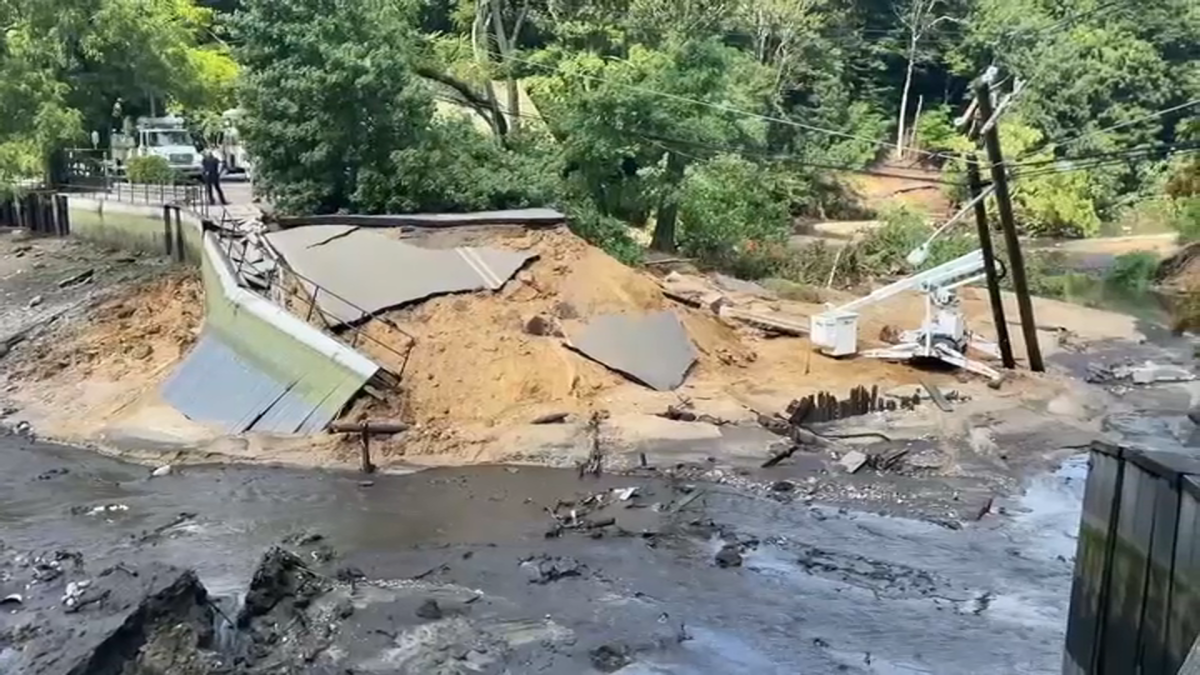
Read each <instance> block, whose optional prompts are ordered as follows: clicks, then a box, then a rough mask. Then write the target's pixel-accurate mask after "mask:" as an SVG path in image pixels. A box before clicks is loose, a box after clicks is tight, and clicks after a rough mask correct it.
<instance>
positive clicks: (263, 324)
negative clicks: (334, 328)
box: [200, 233, 379, 417]
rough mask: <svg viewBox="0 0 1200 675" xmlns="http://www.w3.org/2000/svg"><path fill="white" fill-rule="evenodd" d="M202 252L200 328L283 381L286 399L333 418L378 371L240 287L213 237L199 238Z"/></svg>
mask: <svg viewBox="0 0 1200 675" xmlns="http://www.w3.org/2000/svg"><path fill="white" fill-rule="evenodd" d="M203 252H204V255H203V256H202V258H201V260H202V263H201V266H200V269H201V272H202V276H203V280H204V298H205V330H208V331H210V332H211V333H212V334H214V335H216V336H218V337H219V338H220V339H221V341H222V342H224V343H225V344H226V345H227V346H229V347H230V348H231V349H232V350H233V351H234V352H236V353H237V354H238V355H239V356H240V357H242V358H243V359H245V360H246V361H247V362H248V363H251V364H253V365H254V366H255V367H256V368H258V369H260V370H261V371H262V372H264V373H266V374H267V375H269V376H270V377H271V378H272V379H274V380H276V381H278V382H283V383H287V384H288V385H289V386H290V389H289V395H290V396H293V397H298V398H299V399H301V400H303V401H304V402H305V403H306V404H308V405H310V406H312V407H313V408H314V409H318V410H319V411H321V412H322V413H324V416H326V417H332V416H333V415H335V414H337V412H338V411H339V410H340V409H341V408H342V407H343V406H344V405H345V404H346V402H348V401H349V400H350V399H351V398H352V397H353V396H354V395H355V394H356V393H358V391H359V390H360V389H361V388H362V387H363V385H364V384H366V383H367V382H368V381H369V380H370V379H371V378H372V377H374V376H375V373H376V372H378V370H379V366H377V365H376V364H375V363H374V362H372V361H371V360H370V359H368V358H366V357H365V356H363V355H361V354H359V353H358V352H357V351H355V350H353V349H351V348H350V347H347V346H346V345H343V344H342V343H341V342H338V341H337V340H335V339H334V338H332V337H330V336H328V335H326V334H324V333H322V332H320V331H318V330H317V329H316V328H314V327H312V326H310V325H308V324H307V323H305V322H303V321H301V320H300V319H299V318H297V317H296V316H294V315H292V314H291V313H290V312H288V311H287V310H285V309H283V308H282V307H280V306H278V305H276V304H275V303H273V302H271V301H270V300H267V299H266V298H263V297H262V296H259V295H257V294H255V293H252V292H250V291H248V290H246V289H245V288H242V287H240V286H239V285H238V284H237V282H236V279H235V277H234V274H233V270H232V269H231V268H230V266H229V263H228V261H227V260H226V258H225V257H224V255H223V254H222V253H221V248H220V244H219V243H218V242H217V239H216V237H215V235H213V234H212V233H207V234H205V235H204V241H203Z"/></svg>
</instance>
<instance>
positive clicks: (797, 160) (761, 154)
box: [434, 95, 965, 186]
mask: <svg viewBox="0 0 1200 675" xmlns="http://www.w3.org/2000/svg"><path fill="white" fill-rule="evenodd" d="M434 99H436V100H439V101H443V102H446V103H453V104H456V105H467V104H466V103H465V102H464V101H463V100H462V99H456V98H453V97H448V96H437V95H435V96H434ZM501 114H502V115H511V113H505V112H503V111H501ZM517 117H520V118H522V119H530V120H535V121H539V122H542V123H545V122H546V119H545V118H544V117H542V116H539V115H530V114H528V113H518V114H517ZM629 133H631V134H633V135H635V136H637V137H638V138H641V139H643V140H647V141H651V142H654V143H658V144H661V143H671V144H674V145H677V146H678V145H684V146H692V147H701V148H705V149H707V150H710V151H714V152H725V153H728V154H733V155H740V156H743V157H753V158H756V159H761V160H767V161H778V162H789V163H791V164H794V165H796V166H803V167H809V168H814V169H827V170H830V171H844V172H846V173H853V174H859V175H864V176H876V177H879V178H898V179H905V180H913V181H918V182H923V183H931V184H938V185H955V186H958V185H965V183H959V182H957V181H951V180H947V179H945V178H933V177H924V176H908V175H904V174H899V173H891V172H888V171H877V170H874V169H864V168H862V167H855V166H849V165H844V164H832V163H826V162H816V161H813V160H811V159H808V158H806V157H804V156H803V155H796V154H787V153H775V152H769V151H759V150H755V149H753V148H746V147H738V146H732V145H720V144H715V143H706V142H704V141H696V140H689V139H682V138H673V137H669V136H663V135H661V134H650V133H646V132H642V131H638V130H632V131H629ZM660 147H663V146H661V145H660ZM664 149H668V150H678V148H664ZM684 154H686V153H684ZM691 156H692V157H694V158H696V159H702V158H700V157H696V156H695V155H691Z"/></svg>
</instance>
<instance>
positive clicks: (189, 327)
mask: <svg viewBox="0 0 1200 675" xmlns="http://www.w3.org/2000/svg"><path fill="white" fill-rule="evenodd" d="M203 320H204V294H203V288H202V286H201V284H200V278H199V275H198V274H197V273H196V272H195V271H194V270H181V271H179V272H174V273H172V274H170V275H168V276H165V277H162V278H158V279H155V280H153V281H148V282H144V283H140V284H137V285H135V286H131V287H129V288H127V289H125V290H123V291H121V292H120V293H119V294H118V295H117V296H116V297H114V298H112V299H110V300H107V301H105V302H102V303H100V304H99V305H98V306H97V307H95V308H94V309H93V310H91V311H90V312H89V314H88V317H87V318H86V319H85V320H84V321H81V322H79V323H77V324H75V325H73V326H72V327H71V329H70V331H68V332H66V333H65V334H60V335H59V336H56V338H55V339H52V340H41V341H38V342H37V343H35V344H33V345H31V346H30V349H29V352H28V353H27V354H26V355H25V358H24V359H23V360H22V361H23V363H22V364H20V365H19V366H17V370H16V372H17V373H18V375H19V376H20V377H22V378H29V379H34V380H45V379H48V378H52V377H56V376H66V377H73V378H78V379H88V378H102V379H107V380H112V381H117V380H121V379H123V378H126V377H128V376H130V375H131V374H149V373H151V372H153V371H156V370H158V369H159V368H161V367H162V366H163V364H167V363H173V362H175V361H176V360H178V359H179V358H181V357H182V356H183V355H184V354H186V353H187V350H188V349H189V348H190V347H191V346H192V343H193V342H195V340H196V336H197V334H198V333H199V330H200V324H201V323H202V322H203Z"/></svg>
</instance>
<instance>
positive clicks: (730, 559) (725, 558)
mask: <svg viewBox="0 0 1200 675" xmlns="http://www.w3.org/2000/svg"><path fill="white" fill-rule="evenodd" d="M716 563H717V567H720V568H728V567H741V566H742V547H740V546H738V545H737V544H725V545H724V546H722V547H721V550H720V551H717V557H716Z"/></svg>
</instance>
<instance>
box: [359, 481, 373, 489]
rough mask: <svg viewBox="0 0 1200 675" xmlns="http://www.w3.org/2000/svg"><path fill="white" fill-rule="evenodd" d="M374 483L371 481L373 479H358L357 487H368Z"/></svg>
mask: <svg viewBox="0 0 1200 675" xmlns="http://www.w3.org/2000/svg"><path fill="white" fill-rule="evenodd" d="M374 485H375V481H373V480H360V481H358V487H360V488H369V487H373V486H374Z"/></svg>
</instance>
